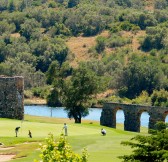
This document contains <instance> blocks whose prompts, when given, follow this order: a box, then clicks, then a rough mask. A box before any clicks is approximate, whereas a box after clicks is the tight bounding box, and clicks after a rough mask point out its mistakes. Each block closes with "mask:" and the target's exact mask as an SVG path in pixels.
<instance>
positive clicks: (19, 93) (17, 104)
mask: <svg viewBox="0 0 168 162" xmlns="http://www.w3.org/2000/svg"><path fill="white" fill-rule="evenodd" d="M23 101H24V79H23V77H21V76H15V77H4V76H0V118H11V119H20V120H21V119H23V118H24V102H23Z"/></svg>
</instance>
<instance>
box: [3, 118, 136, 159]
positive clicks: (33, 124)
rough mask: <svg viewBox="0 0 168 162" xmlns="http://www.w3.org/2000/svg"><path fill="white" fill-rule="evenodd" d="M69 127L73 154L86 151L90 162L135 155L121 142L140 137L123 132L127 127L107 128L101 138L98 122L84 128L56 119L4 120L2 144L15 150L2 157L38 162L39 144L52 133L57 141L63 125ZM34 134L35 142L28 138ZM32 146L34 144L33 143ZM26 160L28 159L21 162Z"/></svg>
mask: <svg viewBox="0 0 168 162" xmlns="http://www.w3.org/2000/svg"><path fill="white" fill-rule="evenodd" d="M64 122H67V123H68V133H69V136H68V137H67V140H68V142H69V143H70V144H71V146H72V148H73V150H74V151H75V152H77V153H81V151H82V149H83V148H84V147H86V148H87V149H88V153H89V155H90V156H89V162H103V161H106V162H113V161H114V162H119V161H121V160H120V159H118V158H117V156H119V155H123V154H128V153H130V152H131V149H130V148H129V147H125V146H122V145H120V143H121V141H123V140H124V141H125V140H129V139H130V138H131V137H133V136H135V135H136V134H137V133H132V132H126V131H122V130H121V129H122V128H123V127H120V126H118V129H113V128H106V130H107V136H102V135H101V134H100V129H101V127H102V126H100V125H99V123H98V122H92V124H90V121H86V120H85V121H83V123H82V124H74V123H73V120H69V119H56V118H45V117H31V116H26V117H25V121H23V122H21V121H19V120H11V119H2V118H1V119H0V142H3V143H4V144H5V146H14V148H12V149H10V150H5V151H2V150H0V154H6V153H8V154H17V156H16V157H17V158H18V159H15V160H12V161H13V162H30V161H33V159H35V158H36V159H38V156H39V154H40V151H39V150H38V148H39V142H42V141H43V140H44V138H45V137H47V135H48V133H50V132H51V133H53V134H54V136H55V137H56V139H58V138H59V135H60V133H61V132H62V127H63V123H64ZM16 126H21V129H20V130H19V137H17V138H16V137H15V132H14V129H15V127H16ZM29 129H30V130H31V131H32V135H33V138H32V139H30V138H28V130H29ZM30 142H31V143H30ZM21 157H24V158H21Z"/></svg>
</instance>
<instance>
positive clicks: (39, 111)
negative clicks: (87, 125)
mask: <svg viewBox="0 0 168 162" xmlns="http://www.w3.org/2000/svg"><path fill="white" fill-rule="evenodd" d="M101 112H102V109H99V108H89V115H88V116H86V117H85V118H84V119H88V120H96V121H100V116H101ZM24 113H25V114H28V115H35V116H46V117H57V118H67V113H66V112H65V111H64V109H63V108H60V107H55V108H51V107H48V106H46V105H33V106H24ZM116 122H117V123H124V113H123V111H122V110H118V111H117V113H116ZM165 122H168V115H167V117H166V120H165ZM148 123H149V115H148V113H147V112H143V113H142V114H141V126H145V127H148Z"/></svg>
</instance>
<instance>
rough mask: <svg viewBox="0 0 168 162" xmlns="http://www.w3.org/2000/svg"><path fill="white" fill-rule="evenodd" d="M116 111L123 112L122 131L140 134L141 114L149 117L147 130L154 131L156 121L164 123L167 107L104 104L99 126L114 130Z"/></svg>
mask: <svg viewBox="0 0 168 162" xmlns="http://www.w3.org/2000/svg"><path fill="white" fill-rule="evenodd" d="M118 109H122V110H123V112H124V116H125V120H124V130H126V131H133V132H140V116H141V114H142V112H144V111H147V112H148V114H149V116H150V117H149V126H148V130H150V129H155V124H156V123H157V122H158V121H164V120H165V117H166V114H167V112H168V107H156V106H143V105H133V104H120V103H105V104H104V106H103V109H102V113H101V117H100V124H101V125H104V126H109V127H112V128H116V110H118Z"/></svg>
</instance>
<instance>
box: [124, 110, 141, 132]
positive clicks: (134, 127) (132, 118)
mask: <svg viewBox="0 0 168 162" xmlns="http://www.w3.org/2000/svg"><path fill="white" fill-rule="evenodd" d="M124 130H126V131H132V132H140V117H139V115H138V113H136V112H134V111H130V110H127V111H125V121H124Z"/></svg>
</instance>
